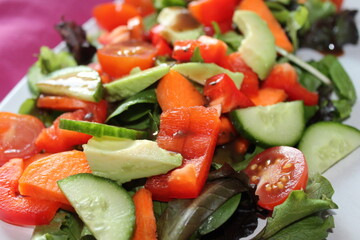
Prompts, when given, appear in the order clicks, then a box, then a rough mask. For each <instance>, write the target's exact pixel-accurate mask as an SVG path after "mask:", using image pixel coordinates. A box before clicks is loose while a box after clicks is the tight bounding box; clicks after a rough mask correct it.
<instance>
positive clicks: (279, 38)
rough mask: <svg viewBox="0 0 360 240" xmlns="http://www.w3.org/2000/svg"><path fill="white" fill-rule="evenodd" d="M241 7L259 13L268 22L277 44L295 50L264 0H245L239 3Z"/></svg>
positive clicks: (288, 49) (289, 50)
mask: <svg viewBox="0 0 360 240" xmlns="http://www.w3.org/2000/svg"><path fill="white" fill-rule="evenodd" d="M239 9H240V10H249V11H252V12H255V13H257V14H258V15H259V16H260V17H261V18H262V19H263V20H264V21H265V22H266V23H267V24H268V26H269V28H270V31H271V32H272V34H273V35H274V37H275V43H276V45H277V46H279V47H281V48H284V49H285V50H287V51H288V52H292V51H294V47H293V45H292V43H291V42H290V40H289V38H288V37H287V36H286V33H285V31H284V29H283V28H282V27H281V25H280V23H279V22H278V21H277V20H276V18H275V17H274V15H273V14H272V13H271V11H270V9H269V8H268V6H266V4H265V2H264V0H243V1H242V2H241V3H240V5H239Z"/></svg>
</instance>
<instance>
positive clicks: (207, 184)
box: [0, 0, 360, 239]
mask: <svg viewBox="0 0 360 240" xmlns="http://www.w3.org/2000/svg"><path fill="white" fill-rule="evenodd" d="M220 8H221V10H222V11H221V12H219V11H218V9H220ZM355 15H356V11H351V10H342V8H341V3H340V2H338V1H318V0H307V1H276V0H274V1H262V0H259V1H255V0H242V1H236V0H228V1H216V0H197V1H181V0H178V1H154V2H152V1H150V0H149V1H146V0H143V1H132V0H129V1H124V2H122V3H112V2H109V3H106V4H101V5H99V6H97V7H96V8H95V9H94V11H93V16H94V18H95V19H96V22H97V25H98V27H99V31H97V33H96V34H88V35H87V36H86V32H85V31H84V30H83V29H82V28H81V27H80V26H78V25H77V24H75V23H74V22H61V23H59V24H58V25H57V27H56V29H57V31H58V32H59V33H60V34H61V35H62V36H63V38H64V41H65V43H66V46H67V49H66V50H62V51H58V52H54V51H52V50H50V49H49V48H47V47H43V48H41V50H40V53H39V59H38V61H37V62H36V63H35V64H34V65H33V66H32V67H31V68H30V70H29V72H28V75H27V84H28V87H29V89H30V90H31V92H32V97H31V98H29V99H27V100H25V101H24V103H23V104H22V105H21V107H20V109H19V113H9V112H0V118H1V121H0V122H1V129H2V130H1V135H0V136H1V141H2V142H1V143H0V144H1V145H0V146H1V148H0V150H1V151H0V164H1V167H0V181H1V186H2V187H1V189H0V197H1V199H0V202H1V204H0V218H1V220H2V221H5V222H8V223H11V224H14V225H25V226H35V230H34V231H33V233H32V239H55V238H61V239H86V238H90V239H224V238H225V239H241V238H245V237H249V236H250V238H252V239H285V238H286V239H293V238H295V237H297V238H299V236H304V238H305V237H306V238H309V237H310V236H311V239H324V238H327V236H328V235H329V236H331V234H329V232H330V231H331V230H332V229H333V228H334V227H335V224H334V219H336V217H337V216H336V215H334V214H333V212H332V210H334V209H337V208H338V207H340V208H341V207H342V206H338V205H337V204H336V201H334V200H332V196H333V194H334V188H333V187H332V185H331V183H330V181H328V180H327V179H326V178H325V177H324V176H323V175H321V174H322V173H324V172H325V171H327V170H328V169H329V168H330V167H332V166H333V165H335V164H336V163H337V162H338V161H340V160H341V159H343V158H345V157H346V156H347V155H348V154H350V153H351V152H352V151H354V150H356V149H357V148H358V147H359V145H360V132H359V129H357V128H356V127H354V126H350V125H348V124H345V123H343V122H344V121H345V120H346V119H348V118H349V117H350V116H351V113H352V110H353V106H354V104H355V102H356V90H355V87H354V85H353V83H352V81H351V79H350V77H349V75H348V74H347V72H346V71H345V69H344V67H343V66H342V64H341V63H340V62H339V60H338V59H337V57H336V56H335V55H337V54H341V53H342V51H343V46H344V45H345V44H356V43H357V40H358V32H357V29H356V24H355V22H354V18H355ZM334 29H341V30H342V31H341V32H340V33H339V32H338V31H335V30H334ZM300 48H313V49H315V50H317V51H321V52H326V53H330V54H324V55H323V56H322V57H321V59H319V60H316V61H315V60H312V61H308V62H305V61H304V60H302V59H301V58H299V57H297V56H296V55H295V52H297V51H298V49H300ZM345 54H346V52H345ZM19 136H20V137H19ZM334 168H336V166H335V167H334ZM334 168H332V169H334ZM261 219H262V220H261ZM259 222H263V223H264V226H258V225H259V224H258V223H259Z"/></svg>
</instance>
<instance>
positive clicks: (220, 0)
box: [188, 0, 237, 32]
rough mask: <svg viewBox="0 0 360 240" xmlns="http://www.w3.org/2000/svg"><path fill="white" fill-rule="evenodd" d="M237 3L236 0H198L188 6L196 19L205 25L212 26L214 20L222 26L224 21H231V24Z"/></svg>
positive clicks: (227, 23)
mask: <svg viewBox="0 0 360 240" xmlns="http://www.w3.org/2000/svg"><path fill="white" fill-rule="evenodd" d="M236 4H237V1H236V0H197V1H192V2H190V4H189V5H188V8H189V11H190V12H191V14H192V15H193V16H194V17H195V18H196V20H198V21H199V22H201V23H202V24H203V25H205V26H211V23H212V22H217V23H218V24H219V26H220V27H221V26H222V25H223V23H225V24H226V25H229V23H230V25H229V26H231V19H232V16H233V14H234V11H235V7H236ZM222 30H226V28H224V29H222ZM222 32H225V31H222Z"/></svg>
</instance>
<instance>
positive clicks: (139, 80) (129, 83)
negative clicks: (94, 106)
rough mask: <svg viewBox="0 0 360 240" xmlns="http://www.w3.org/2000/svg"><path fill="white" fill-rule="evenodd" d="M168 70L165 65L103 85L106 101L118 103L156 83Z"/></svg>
mask: <svg viewBox="0 0 360 240" xmlns="http://www.w3.org/2000/svg"><path fill="white" fill-rule="evenodd" d="M169 70H170V67H169V66H167V65H160V66H157V67H153V68H149V69H146V70H143V71H141V72H137V73H134V74H131V75H127V76H125V77H122V78H119V79H116V80H115V81H112V82H110V83H107V84H105V85H104V87H105V90H106V92H107V97H106V99H107V100H108V101H110V102H115V101H120V100H122V99H124V98H128V97H131V96H133V95H135V94H136V93H138V92H141V91H142V90H144V89H145V88H147V87H149V86H150V85H151V84H153V83H155V82H156V81H158V80H159V79H160V78H162V77H163V76H164V75H165V74H167V73H168V72H169Z"/></svg>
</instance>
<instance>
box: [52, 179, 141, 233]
mask: <svg viewBox="0 0 360 240" xmlns="http://www.w3.org/2000/svg"><path fill="white" fill-rule="evenodd" d="M58 185H59V188H60V189H61V191H62V192H63V193H64V194H65V196H66V197H67V199H68V200H69V202H70V203H71V205H72V206H73V207H74V209H75V211H76V212H77V213H78V215H79V217H80V218H81V219H82V220H83V221H84V223H85V225H86V226H87V227H88V228H89V229H90V231H91V232H92V233H93V234H94V236H95V237H96V239H98V240H102V239H103V240H107V239H109V240H115V239H117V240H128V239H130V238H131V236H132V233H133V230H134V225H135V207H134V203H133V201H132V198H131V196H130V195H129V194H128V192H126V191H125V189H123V188H122V187H121V186H119V185H118V184H116V183H115V182H113V181H111V180H109V179H106V178H102V177H98V176H94V175H92V174H89V173H80V174H76V175H72V176H70V177H67V178H65V179H62V180H60V181H58Z"/></svg>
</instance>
